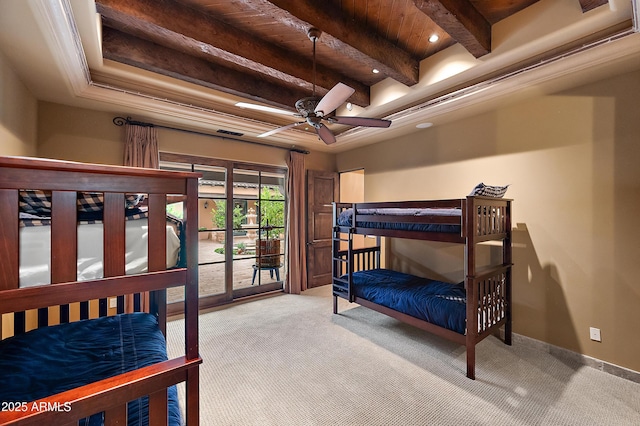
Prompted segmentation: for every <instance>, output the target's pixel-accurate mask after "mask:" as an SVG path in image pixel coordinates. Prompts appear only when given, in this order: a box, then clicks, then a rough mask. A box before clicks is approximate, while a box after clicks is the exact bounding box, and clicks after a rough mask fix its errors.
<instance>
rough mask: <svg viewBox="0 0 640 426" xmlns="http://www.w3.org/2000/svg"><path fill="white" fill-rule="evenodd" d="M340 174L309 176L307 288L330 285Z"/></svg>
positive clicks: (311, 172)
mask: <svg viewBox="0 0 640 426" xmlns="http://www.w3.org/2000/svg"><path fill="white" fill-rule="evenodd" d="M338 182H339V180H338V174H337V173H331V172H324V171H319V170H309V171H308V172H307V287H308V288H312V287H318V286H321V285H326V284H331V228H332V225H333V219H332V206H331V203H332V202H333V201H338V198H339V196H340V188H339V183H338Z"/></svg>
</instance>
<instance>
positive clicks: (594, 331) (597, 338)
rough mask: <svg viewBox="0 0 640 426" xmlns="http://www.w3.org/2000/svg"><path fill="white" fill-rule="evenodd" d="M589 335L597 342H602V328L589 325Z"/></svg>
mask: <svg viewBox="0 0 640 426" xmlns="http://www.w3.org/2000/svg"><path fill="white" fill-rule="evenodd" d="M589 337H590V338H591V340H595V341H596V342H602V340H601V339H600V329H599V328H595V327H589Z"/></svg>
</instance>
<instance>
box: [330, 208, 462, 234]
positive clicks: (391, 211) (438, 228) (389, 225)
mask: <svg viewBox="0 0 640 426" xmlns="http://www.w3.org/2000/svg"><path fill="white" fill-rule="evenodd" d="M357 214H358V215H387V216H389V215H393V216H453V217H461V216H462V210H461V209H453V208H428V209H399V208H384V209H358V210H357ZM352 222H353V209H346V210H344V211H342V212H341V213H340V214H339V215H338V220H337V224H338V225H339V226H353V225H352ZM355 226H356V227H358V228H373V229H390V230H398V231H419V232H446V233H460V230H461V227H460V225H451V224H443V223H414V222H370V221H360V220H358V221H357V223H356V225H355Z"/></svg>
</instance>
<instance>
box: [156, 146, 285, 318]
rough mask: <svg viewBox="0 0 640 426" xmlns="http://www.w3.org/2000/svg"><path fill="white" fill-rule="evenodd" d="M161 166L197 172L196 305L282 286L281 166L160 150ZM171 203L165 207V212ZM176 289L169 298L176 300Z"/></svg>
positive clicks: (282, 211)
mask: <svg viewBox="0 0 640 426" xmlns="http://www.w3.org/2000/svg"><path fill="white" fill-rule="evenodd" d="M160 158H161V168H163V169H169V170H172V169H173V170H192V171H195V172H199V173H202V178H201V179H200V181H199V191H198V192H199V200H198V203H199V209H198V227H199V241H198V243H199V247H198V251H199V257H198V260H199V289H200V301H201V303H200V305H201V307H209V306H215V305H219V304H222V303H228V302H229V301H231V300H233V299H236V298H240V297H245V296H250V295H254V294H257V293H263V292H269V291H277V290H281V289H282V287H283V283H284V280H285V278H286V277H285V271H286V269H285V263H286V262H285V236H286V235H285V234H286V233H285V231H286V195H285V185H286V169H285V168H279V167H270V166H263V165H255V164H246V163H238V162H231V161H225V160H216V159H210V158H201V157H192V156H184V155H177V154H168V153H162V154H161V157H160ZM172 209H173V207H172V206H171V205H168V206H167V212H168V214H175V213H176V212H173V213H172ZM181 300H182V295H181V294H179V292H175V293H171V292H170V293H169V295H168V302H169V303H172V302H180V301H181Z"/></svg>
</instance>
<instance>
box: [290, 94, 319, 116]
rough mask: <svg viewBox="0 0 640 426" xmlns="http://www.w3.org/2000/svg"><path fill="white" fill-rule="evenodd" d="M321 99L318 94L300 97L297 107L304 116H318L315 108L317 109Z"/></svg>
mask: <svg viewBox="0 0 640 426" xmlns="http://www.w3.org/2000/svg"><path fill="white" fill-rule="evenodd" d="M320 99H321V98H319V97H317V96H313V97H308V98H302V99H298V101H297V102H296V109H297V110H298V112H299V113H300V115H301V116H302V118H307V117H309V116H312V117H315V116H316V113H315V112H314V110H315V109H316V106H317V105H318V102H320Z"/></svg>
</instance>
